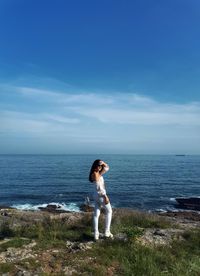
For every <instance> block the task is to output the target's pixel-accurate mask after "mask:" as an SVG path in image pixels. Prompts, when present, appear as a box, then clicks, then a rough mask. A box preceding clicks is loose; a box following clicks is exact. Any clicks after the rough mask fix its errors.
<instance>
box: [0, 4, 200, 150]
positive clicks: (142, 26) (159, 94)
mask: <svg viewBox="0 0 200 276" xmlns="http://www.w3.org/2000/svg"><path fill="white" fill-rule="evenodd" d="M199 38H200V1H199V0H192V1H189V0H187V1H186V0H168V1H163V0H152V1H149V0H135V1H132V0H126V1H119V0H106V1H105V0H101V1H98V0H84V1H83V0H73V1H69V0H59V1H56V0H0V153H1V154H34V153H36V154H73V153H75V154H87V153H88V154H90V153H91V154H96V153H104V154H105V153H108V154H110V153H116V154H118V153H120V154H128V153H130V154H200V39H199Z"/></svg>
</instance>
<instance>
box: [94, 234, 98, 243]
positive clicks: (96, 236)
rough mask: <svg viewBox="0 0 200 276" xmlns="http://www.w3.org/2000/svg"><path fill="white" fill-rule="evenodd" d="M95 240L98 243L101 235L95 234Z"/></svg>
mask: <svg viewBox="0 0 200 276" xmlns="http://www.w3.org/2000/svg"><path fill="white" fill-rule="evenodd" d="M94 240H95V241H98V240H99V233H95V234H94Z"/></svg>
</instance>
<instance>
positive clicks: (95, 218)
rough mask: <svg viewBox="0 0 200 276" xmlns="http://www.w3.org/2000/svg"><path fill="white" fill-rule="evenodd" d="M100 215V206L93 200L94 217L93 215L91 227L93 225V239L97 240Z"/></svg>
mask: <svg viewBox="0 0 200 276" xmlns="http://www.w3.org/2000/svg"><path fill="white" fill-rule="evenodd" d="M100 213H101V206H100V204H99V202H98V201H97V200H95V206H94V215H93V225H94V238H95V240H98V238H99V216H100Z"/></svg>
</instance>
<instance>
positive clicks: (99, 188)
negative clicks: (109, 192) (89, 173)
mask: <svg viewBox="0 0 200 276" xmlns="http://www.w3.org/2000/svg"><path fill="white" fill-rule="evenodd" d="M94 184H95V192H96V193H97V194H98V195H99V196H104V195H106V189H105V183H104V179H103V176H102V175H101V176H100V177H99V180H98V181H95V182H94Z"/></svg>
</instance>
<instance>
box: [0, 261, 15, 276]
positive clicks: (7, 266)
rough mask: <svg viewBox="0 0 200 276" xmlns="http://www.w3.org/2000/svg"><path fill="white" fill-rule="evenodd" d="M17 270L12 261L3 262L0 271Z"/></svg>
mask: <svg viewBox="0 0 200 276" xmlns="http://www.w3.org/2000/svg"><path fill="white" fill-rule="evenodd" d="M14 270H15V265H14V264H12V263H3V264H0V273H1V274H3V273H9V272H14Z"/></svg>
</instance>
